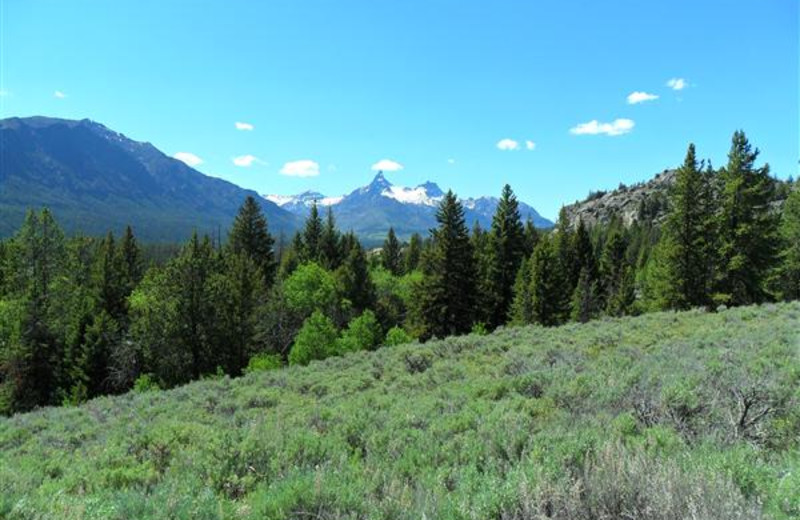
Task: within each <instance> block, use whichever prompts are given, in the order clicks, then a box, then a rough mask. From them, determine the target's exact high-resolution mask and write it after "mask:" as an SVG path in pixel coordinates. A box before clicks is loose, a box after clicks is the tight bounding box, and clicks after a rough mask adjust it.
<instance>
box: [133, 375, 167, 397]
mask: <svg viewBox="0 0 800 520" xmlns="http://www.w3.org/2000/svg"><path fill="white" fill-rule="evenodd" d="M160 389H161V388H160V387H159V385H158V382H156V380H155V379H154V378H153V376H152V374H142V375H140V376H139V377H137V378H136V381H134V383H133V391H134V392H136V393H137V394H141V393H143V392H153V391H156V390H160Z"/></svg>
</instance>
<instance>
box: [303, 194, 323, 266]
mask: <svg viewBox="0 0 800 520" xmlns="http://www.w3.org/2000/svg"><path fill="white" fill-rule="evenodd" d="M302 244H303V249H302V254H301V255H300V258H301V260H302V262H303V263H305V262H319V261H320V259H321V257H322V219H320V217H319V211H318V210H317V203H316V201H315V202H314V204H312V206H311V210H310V212H309V214H308V218H307V219H306V225H305V228H304V229H303V240H302Z"/></svg>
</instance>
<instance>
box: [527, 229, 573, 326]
mask: <svg viewBox="0 0 800 520" xmlns="http://www.w3.org/2000/svg"><path fill="white" fill-rule="evenodd" d="M560 242H561V241H559V240H552V239H547V240H542V241H541V242H539V245H537V246H536V249H535V250H534V251H533V256H532V257H531V262H530V270H531V274H530V287H529V291H530V312H531V318H532V322H533V323H539V324H541V325H545V326H553V325H559V324H561V323H563V322H564V321H565V320H566V319H567V317H568V316H569V303H570V302H569V294H570V291H569V289H568V286H569V282H568V281H567V276H566V270H565V269H564V267H563V264H562V263H561V262H560V261H559V256H558V251H557V249H556V247H557V246H558V244H559V243H560Z"/></svg>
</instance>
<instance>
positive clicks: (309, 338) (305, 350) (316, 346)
mask: <svg viewBox="0 0 800 520" xmlns="http://www.w3.org/2000/svg"><path fill="white" fill-rule="evenodd" d="M338 336H339V333H338V331H337V330H336V326H335V325H334V324H333V322H332V321H331V320H330V318H328V317H327V316H325V315H324V314H322V313H321V312H320V311H318V310H315V311H314V312H313V313H312V314H311V316H309V317H308V319H306V321H305V322H304V323H303V326H302V327H301V328H300V331H299V332H298V333H297V337H295V339H294V345H292V350H291V351H290V352H289V364H290V365H307V364H308V363H310V362H311V361H313V360H315V359H325V358H326V357H328V356H332V355H334V354H335V353H336V340H337V338H338Z"/></svg>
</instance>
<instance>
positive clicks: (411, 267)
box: [403, 233, 422, 273]
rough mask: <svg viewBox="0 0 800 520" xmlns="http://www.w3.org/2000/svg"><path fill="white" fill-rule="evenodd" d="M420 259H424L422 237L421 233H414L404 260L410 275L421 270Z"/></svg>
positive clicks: (406, 270) (405, 267)
mask: <svg viewBox="0 0 800 520" xmlns="http://www.w3.org/2000/svg"><path fill="white" fill-rule="evenodd" d="M420 258H422V237H421V236H420V235H419V233H414V234H413V235H411V238H410V239H409V241H408V247H406V251H405V257H404V258H403V263H404V269H405V272H406V273H410V272H412V271H416V270H417V269H419V261H420Z"/></svg>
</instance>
